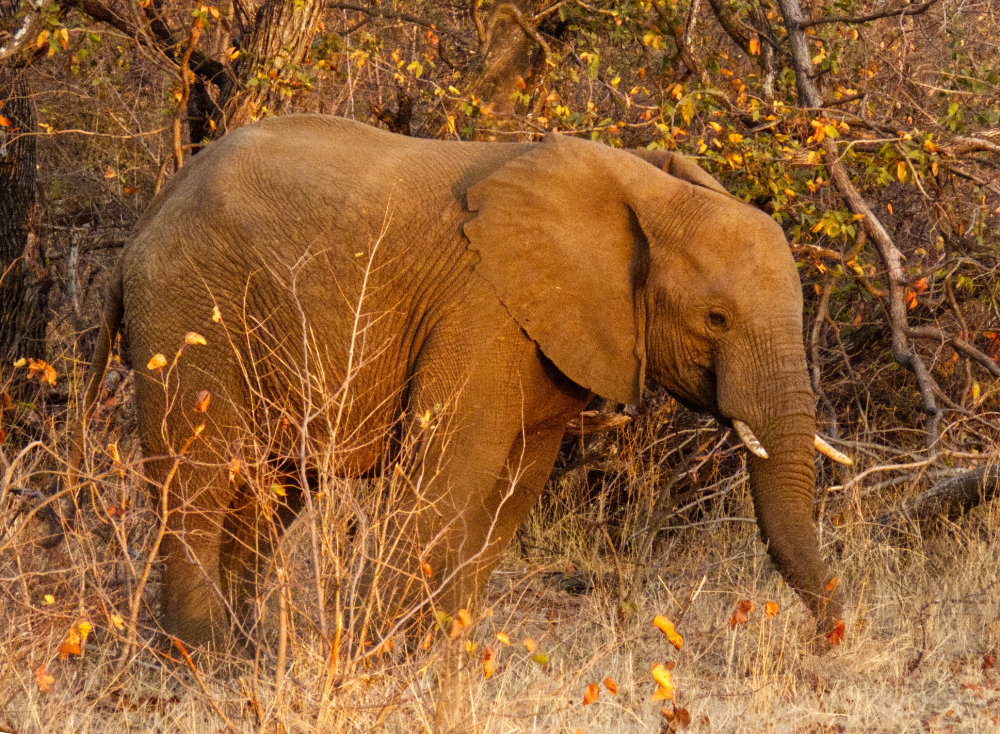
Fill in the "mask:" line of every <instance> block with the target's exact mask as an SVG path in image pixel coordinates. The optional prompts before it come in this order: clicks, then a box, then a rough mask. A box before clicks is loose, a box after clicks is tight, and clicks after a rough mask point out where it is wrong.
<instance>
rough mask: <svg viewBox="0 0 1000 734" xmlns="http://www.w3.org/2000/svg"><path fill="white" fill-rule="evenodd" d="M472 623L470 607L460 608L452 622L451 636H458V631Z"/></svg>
mask: <svg viewBox="0 0 1000 734" xmlns="http://www.w3.org/2000/svg"><path fill="white" fill-rule="evenodd" d="M470 624H472V615H470V614H469V610H468V609H459V610H458V612H456V613H455V619H454V620H453V621H452V623H451V636H452V637H457V636H458V633H459V632H461V631H462V630H463V629H465V628H466V627H468V626H469V625H470Z"/></svg>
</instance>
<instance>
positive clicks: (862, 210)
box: [778, 0, 941, 450]
mask: <svg viewBox="0 0 1000 734" xmlns="http://www.w3.org/2000/svg"><path fill="white" fill-rule="evenodd" d="M778 4H779V5H780V6H781V12H782V14H783V15H784V18H785V26H786V27H787V29H788V36H789V40H790V46H791V52H792V66H793V67H794V69H795V88H796V91H797V92H798V95H799V104H800V105H803V106H806V107H819V106H820V105H821V104H822V97H821V96H820V93H819V89H818V88H817V87H816V82H815V80H813V79H812V77H810V75H809V71H810V68H811V66H812V64H811V61H810V56H809V42H808V40H807V38H806V34H805V31H803V30H802V28H803V27H804V26H803V25H802V23H803V16H802V8H801V7H800V6H799V0H778ZM820 145H821V146H822V147H823V150H824V152H825V154H826V155H825V160H824V165H825V166H826V169H827V172H828V173H829V174H830V180H831V181H832V182H833V184H834V186H835V187H836V189H837V192H838V193H839V194H840V195H841V197H842V198H843V199H844V201H845V202H846V203H847V206H848V208H849V209H850V210H851V211H852V212H854V213H855V214H857V215H860V216H861V225H862V226H863V227H864V230H865V232H867V234H868V236H869V237H871V238H872V241H873V242H874V243H875V247H876V249H878V251H879V255H880V256H881V258H882V262H884V263H885V266H886V269H887V270H888V271H889V308H888V312H889V323H890V326H891V328H892V353H893V356H894V357H895V358H896V361H897V362H899V363H900V364H901V365H903V366H904V367H906V368H907V369H908V370H910V371H911V372H912V373H913V375H914V376H915V377H916V378H917V387H918V388H919V390H920V396H921V398H922V399H923V403H924V413H925V414H926V416H927V422H926V425H925V426H924V431H925V440H926V444H927V447H928V448H929V449H932V450H933V447H934V445H935V444H936V442H937V439H938V423H939V421H940V419H941V410H940V409H939V408H938V406H937V400H936V398H935V397H934V396H935V393H936V392H940V391H941V389H940V387H938V385H937V383H936V382H935V380H934V378H933V377H931V374H930V372H929V371H928V370H927V365H925V364H924V363H923V361H922V360H921V359H920V357H919V356H918V355H917V354H916V353H915V352H914V351H913V350H912V349H911V348H910V344H909V342H908V336H907V330H908V328H909V324H908V323H907V318H906V285H907V279H906V274H905V273H904V272H903V259H902V255H901V253H900V252H899V250H898V249H897V247H896V244H895V243H894V242H893V241H892V237H890V236H889V233H888V232H887V231H886V229H885V227H884V226H883V225H882V222H880V221H879V219H878V217H876V216H875V213H874V212H873V211H872V210H871V207H869V206H868V203H867V202H866V201H865V200H864V198H863V197H862V196H861V194H860V193H859V192H858V190H857V188H856V187H855V186H854V184H853V183H852V182H851V177H850V174H849V173H848V172H847V167H846V166H845V165H844V163H843V161H842V160H841V158H840V155H839V152H838V149H837V143H836V141H835V140H833V139H832V138H829V137H827V138H824V139H823V141H822V143H820Z"/></svg>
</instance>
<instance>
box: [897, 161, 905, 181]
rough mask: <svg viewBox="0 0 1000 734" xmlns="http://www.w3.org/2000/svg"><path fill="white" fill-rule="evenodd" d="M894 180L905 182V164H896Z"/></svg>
mask: <svg viewBox="0 0 1000 734" xmlns="http://www.w3.org/2000/svg"><path fill="white" fill-rule="evenodd" d="M896 178H898V179H899V180H900V181H906V164H905V163H904V162H903V161H900V162H899V163H897V164H896Z"/></svg>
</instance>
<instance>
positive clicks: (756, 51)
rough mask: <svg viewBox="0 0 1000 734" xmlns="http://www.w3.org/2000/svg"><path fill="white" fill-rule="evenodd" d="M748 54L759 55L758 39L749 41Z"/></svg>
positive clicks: (754, 38)
mask: <svg viewBox="0 0 1000 734" xmlns="http://www.w3.org/2000/svg"><path fill="white" fill-rule="evenodd" d="M750 53H751V54H753V55H754V56H759V55H760V39H759V38H757V37H756V36H754V37H753V38H751V39H750Z"/></svg>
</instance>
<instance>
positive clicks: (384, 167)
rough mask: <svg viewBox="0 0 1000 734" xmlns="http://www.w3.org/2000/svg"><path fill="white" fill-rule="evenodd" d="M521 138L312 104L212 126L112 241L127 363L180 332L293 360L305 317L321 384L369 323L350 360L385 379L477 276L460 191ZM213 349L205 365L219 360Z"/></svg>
mask: <svg viewBox="0 0 1000 734" xmlns="http://www.w3.org/2000/svg"><path fill="white" fill-rule="evenodd" d="M524 150H525V146H523V145H509V144H465V143H445V142H441V141H428V140H417V139H412V138H405V137H402V136H398V135H393V134H390V133H386V132H383V131H380V130H377V129H375V128H371V127H369V126H366V125H361V124H359V123H355V122H352V121H349V120H343V119H340V118H331V117H324V116H318V115H302V116H298V115H296V116H288V117H283V118H274V119H269V120H265V121H262V122H260V123H257V124H254V125H249V126H247V127H245V128H242V129H240V130H238V131H236V132H234V133H231V134H230V135H227V136H226V137H224V138H223V139H221V140H220V141H218V142H216V143H213V144H212V145H210V146H209V147H208V148H206V149H205V150H204V151H203V152H202V153H200V154H199V155H197V156H195V157H194V158H193V159H192V160H191V161H190V163H189V164H188V165H186V166H185V167H184V168H183V169H182V170H181V171H180V172H179V173H178V174H177V175H176V176H174V178H173V179H172V180H171V182H170V184H169V186H168V187H166V188H165V190H164V191H163V192H162V193H161V195H160V196H159V197H158V198H157V199H156V200H155V201H154V202H153V204H152V205H151V207H150V210H149V211H148V212H147V213H146V214H145V215H144V216H143V218H142V220H140V223H139V225H138V227H137V231H136V233H135V235H134V236H133V238H132V240H131V241H130V242H129V244H128V245H127V247H126V250H125V252H124V253H123V257H122V266H121V273H122V282H123V297H124V305H125V318H124V325H125V330H126V333H127V334H128V335H129V339H130V343H131V344H132V348H131V349H130V351H131V352H132V362H133V364H136V365H141V364H145V362H146V361H147V360H148V359H149V357H150V355H151V354H153V353H157V352H160V353H163V354H168V355H169V354H172V353H173V352H174V351H176V349H177V347H178V346H179V343H180V341H181V340H182V339H183V335H184V334H185V333H187V332H188V331H196V332H199V333H201V334H203V335H204V336H205V337H206V338H207V339H208V340H209V342H210V345H212V346H211V347H210V349H214V348H215V345H224V344H230V343H232V344H235V345H236V346H237V348H238V349H239V351H241V352H244V355H243V357H241V360H242V361H243V362H244V363H248V362H252V361H256V359H257V357H256V356H255V355H259V354H275V353H280V354H281V356H280V358H278V359H273V360H270V364H271V366H274V365H276V364H286V365H295V364H302V363H303V359H304V356H303V355H302V354H301V351H302V345H303V343H304V335H303V323H304V321H305V322H308V323H309V324H310V326H309V334H308V339H310V340H313V347H311V348H312V349H315V350H316V351H317V353H319V354H323V355H330V359H331V363H330V364H329V365H328V367H329V373H328V374H327V378H328V379H330V381H331V383H332V384H337V382H338V380H341V379H343V377H344V374H346V371H349V370H350V369H353V368H352V367H351V366H350V365H349V364H347V363H346V362H345V361H344V360H345V359H346V358H345V357H344V355H352V354H354V353H355V351H356V342H357V338H356V337H357V331H358V329H359V328H360V329H364V328H365V326H366V324H368V323H371V324H376V325H377V328H374V329H370V330H368V331H366V333H365V337H364V338H365V340H366V341H365V343H364V347H365V349H366V350H367V352H366V354H368V355H378V357H377V359H376V358H374V356H373V357H372V359H371V362H370V365H368V366H367V367H366V369H371V370H373V371H376V372H384V373H385V374H384V375H383V377H380V378H379V380H382V379H383V378H384V384H385V386H386V390H398V389H399V386H400V384H401V380H404V379H405V375H404V374H403V372H405V370H406V369H407V365H408V363H409V361H410V360H411V355H412V354H414V353H416V351H417V349H418V348H419V343H420V342H421V340H422V339H423V338H424V337H425V335H426V333H427V331H428V330H429V329H430V328H432V326H433V323H434V321H435V319H436V318H437V313H438V311H440V310H441V309H443V308H447V305H448V303H450V302H454V301H455V300H456V298H457V296H456V294H457V293H461V292H462V291H463V289H468V288H469V287H475V286H472V285H470V282H478V281H475V279H473V278H472V276H471V273H472V265H473V260H474V258H475V257H476V256H475V255H474V254H473V253H471V252H470V251H469V250H468V249H467V243H466V240H465V239H464V236H463V235H462V231H461V227H462V224H463V223H464V222H465V221H466V220H467V219H468V218H469V216H470V215H469V214H468V212H467V210H466V208H465V198H464V192H465V189H466V188H468V187H469V186H471V185H472V184H473V183H475V182H476V181H478V180H481V179H482V178H483V177H485V176H487V175H489V173H491V172H492V171H493V170H495V169H496V168H497V167H498V166H500V165H502V164H503V162H505V161H506V160H510V158H512V157H514V156H516V155H518V154H519V153H520V152H523V151H524ZM215 309H218V310H219V312H221V315H222V317H223V320H222V323H221V324H220V323H216V322H213V321H211V316H212V314H213V313H215ZM359 314H360V315H361V316H362V318H361V320H360V321H358V316H359ZM414 314H418V317H415V316H414ZM366 319H367V321H366ZM234 334H235V336H234ZM227 348H228V347H227ZM202 349H205V348H202ZM220 350H221V351H220V352H219V354H218V355H217V357H216V358H215V359H214V362H213V365H215V364H227V363H228V362H229V360H231V352H229V353H228V354H229V356H227V353H226V352H225V350H224V349H223V348H222V347H220ZM212 369H214V367H213V368H212ZM276 369H277V368H276ZM289 377H290V376H289V375H284V374H277V373H275V376H274V379H273V381H272V382H273V384H275V385H280V384H281V383H282V382H287V380H288V379H289ZM373 382H374V380H373ZM277 389H279V388H277V387H276V388H275V390H277ZM376 392H379V393H382V392H383V391H382V390H381V389H380V390H378V391H376ZM372 401H373V402H378V401H381V402H384V397H383V398H379V397H378V395H374V394H373V396H372ZM381 402H380V404H381Z"/></svg>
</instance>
